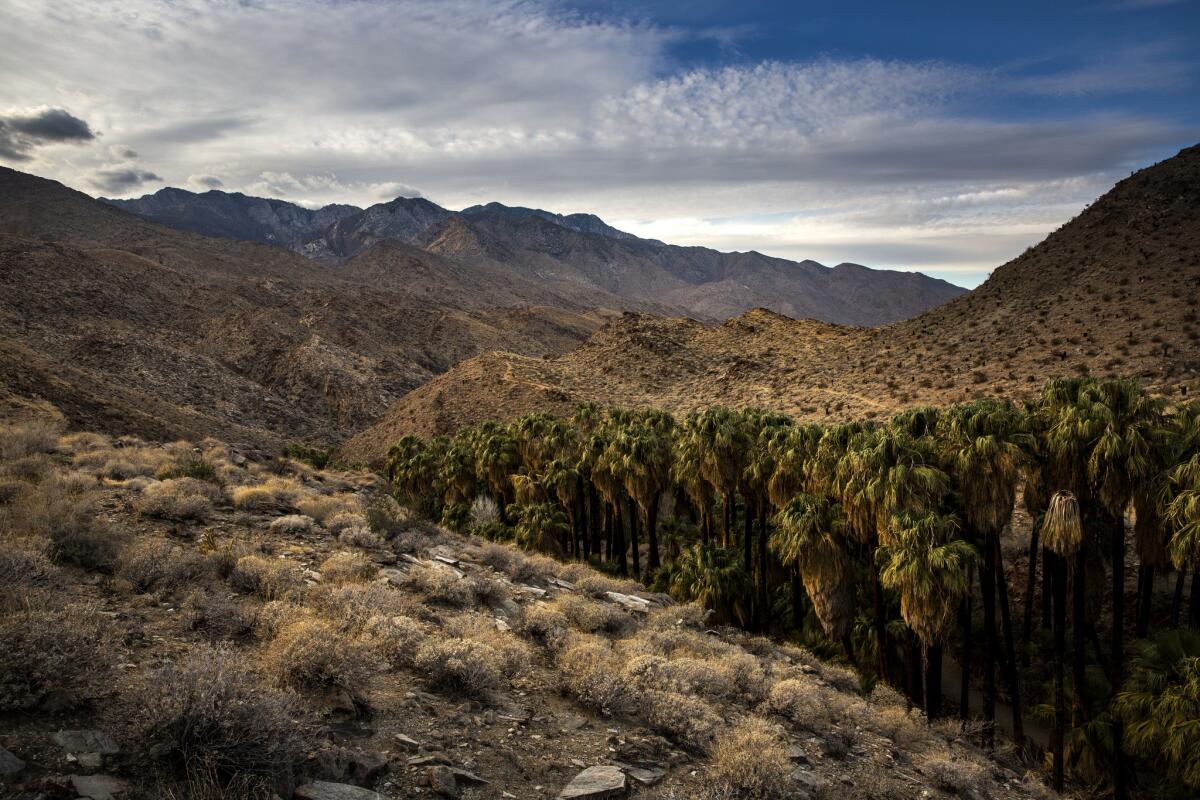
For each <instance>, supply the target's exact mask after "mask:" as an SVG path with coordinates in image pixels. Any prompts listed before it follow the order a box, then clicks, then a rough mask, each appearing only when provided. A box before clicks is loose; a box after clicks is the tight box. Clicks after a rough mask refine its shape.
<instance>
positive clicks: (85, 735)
mask: <svg viewBox="0 0 1200 800" xmlns="http://www.w3.org/2000/svg"><path fill="white" fill-rule="evenodd" d="M52 738H53V739H54V743H55V744H56V745H58V746H59V747H61V748H62V749H63V750H66V751H67V752H68V753H99V754H100V755H104V756H111V755H116V754H117V753H119V752H121V748H120V747H118V746H117V742H116V740H115V739H113V737H111V736H109V735H108V734H107V733H105V732H104V731H92V730H88V731H59V732H58V733H56V734H54V736H53V737H52Z"/></svg>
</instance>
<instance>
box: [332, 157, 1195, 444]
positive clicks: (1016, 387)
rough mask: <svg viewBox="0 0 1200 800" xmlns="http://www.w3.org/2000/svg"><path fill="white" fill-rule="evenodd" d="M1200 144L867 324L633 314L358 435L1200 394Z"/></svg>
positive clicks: (421, 396) (396, 411) (486, 369)
mask: <svg viewBox="0 0 1200 800" xmlns="http://www.w3.org/2000/svg"><path fill="white" fill-rule="evenodd" d="M1198 308H1200V146H1197V147H1191V148H1188V149H1186V150H1184V151H1182V152H1180V153H1179V154H1178V155H1176V156H1175V157H1173V158H1171V159H1168V160H1166V161H1163V162H1161V163H1159V164H1157V165H1155V166H1152V167H1149V168H1147V169H1144V170H1141V171H1140V172H1138V173H1136V174H1135V175H1133V176H1131V177H1130V178H1128V179H1126V180H1123V181H1121V182H1120V183H1118V184H1117V186H1116V187H1114V188H1113V189H1112V190H1111V191H1110V192H1108V193H1107V194H1106V195H1104V196H1103V197H1102V198H1100V199H1099V200H1097V201H1096V202H1095V203H1094V204H1092V205H1091V206H1090V207H1089V208H1088V209H1087V210H1085V211H1084V212H1083V213H1082V214H1080V215H1079V216H1078V217H1076V218H1075V219H1073V220H1072V221H1071V222H1069V223H1067V224H1066V225H1064V226H1063V227H1062V228H1060V229H1059V230H1057V231H1055V232H1054V233H1053V234H1051V235H1050V236H1049V237H1047V239H1046V240H1045V241H1043V242H1042V243H1041V244H1039V245H1037V246H1036V247H1034V248H1031V249H1030V250H1028V251H1027V252H1025V253H1024V254H1022V255H1021V256H1019V257H1018V258H1016V259H1014V260H1012V261H1010V262H1009V263H1007V264H1005V265H1004V266H1002V267H1000V268H998V269H997V270H996V271H995V272H994V273H993V274H992V276H991V277H990V278H989V279H988V280H987V281H986V282H985V283H984V284H983V285H982V286H980V287H979V288H978V289H976V290H975V291H973V292H970V293H969V294H967V295H964V296H963V297H961V298H959V299H957V300H954V301H951V302H950V303H947V304H946V305H944V306H941V307H938V308H935V309H934V310H932V311H929V312H927V313H925V314H922V315H921V316H918V317H916V318H914V319H911V320H908V321H905V322H899V323H896V324H894V325H889V326H885V327H881V328H874V329H864V328H855V327H845V326H836V325H830V324H825V323H818V322H814V321H811V320H793V319H789V318H786V317H783V316H780V315H777V314H773V313H771V312H767V311H763V310H755V311H751V312H749V313H747V314H744V315H742V316H740V317H738V318H735V319H732V320H729V321H727V322H725V323H724V324H722V325H717V326H709V325H704V324H701V323H699V322H695V321H693V320H688V319H661V318H654V317H649V316H644V315H635V314H626V315H625V316H623V317H622V318H620V319H618V320H615V321H613V322H611V323H610V324H608V325H607V326H606V327H605V328H603V329H602V330H600V331H598V332H597V333H596V334H595V335H594V336H593V337H592V338H591V339H589V340H588V341H587V342H586V343H585V344H583V345H581V346H580V347H578V348H577V349H575V350H573V351H571V352H569V353H567V354H565V355H563V356H560V357H558V358H555V359H550V360H538V359H531V358H527V357H523V356H520V355H514V354H511V353H488V354H484V355H481V356H478V357H476V358H474V359H472V360H470V361H468V362H465V363H463V364H461V365H459V366H458V367H456V368H455V369H453V370H451V371H450V372H448V373H446V374H445V375H443V376H441V377H439V378H438V379H437V380H434V381H432V382H431V383H429V384H427V385H425V386H422V387H421V388H420V389H418V390H416V391H414V392H411V393H410V394H408V395H406V396H405V397H404V398H403V399H402V400H401V401H400V402H399V403H397V404H396V405H395V406H394V407H393V408H392V409H391V410H389V411H388V413H387V414H386V415H385V416H384V418H383V419H382V420H381V421H380V423H379V424H378V425H376V426H375V427H373V428H371V429H369V430H367V431H365V432H364V433H362V434H360V435H359V436H357V437H355V438H354V439H352V440H350V441H349V442H348V443H347V444H346V445H345V446H344V453H345V454H346V455H347V456H349V457H351V458H355V459H360V460H367V461H370V460H377V459H378V458H379V457H381V456H382V454H383V453H384V452H385V451H386V449H387V447H388V446H389V445H390V444H391V443H392V442H394V441H396V439H398V438H399V436H401V435H402V434H404V433H415V434H419V435H430V434H433V433H442V432H447V431H450V430H453V429H455V428H456V427H458V426H461V425H464V424H469V423H475V422H479V421H482V420H486V419H500V420H505V419H510V418H513V417H515V416H518V415H520V414H524V413H528V412H530V411H535V410H539V409H544V410H550V411H559V412H561V411H565V410H567V409H569V408H571V407H573V406H574V405H575V404H576V403H578V402H579V401H583V400H593V401H597V402H600V403H605V404H616V405H623V406H639V405H648V406H657V407H661V408H666V409H670V410H674V411H689V410H694V409H697V408H700V407H702V406H707V405H712V404H727V405H731V406H736V407H747V406H763V407H765V408H769V409H774V410H778V411H782V412H786V413H789V414H793V415H795V416H797V417H799V418H802V419H812V420H817V421H824V420H835V419H841V418H849V417H861V416H870V415H874V414H886V413H890V412H893V411H896V410H898V409H901V408H904V407H907V406H913V405H920V404H939V403H946V402H953V401H957V400H961V399H965V398H967V397H971V396H975V395H979V394H993V395H1001V396H1010V397H1025V396H1028V395H1030V394H1032V393H1034V392H1036V390H1037V389H1038V387H1040V386H1041V385H1042V382H1043V381H1044V380H1045V378H1046V377H1048V376H1050V375H1054V374H1064V373H1068V374H1069V373H1077V374H1092V375H1098V376H1111V375H1117V374H1123V375H1136V376H1139V377H1140V378H1141V379H1142V381H1143V383H1144V384H1145V385H1146V386H1147V387H1148V388H1150V389H1151V390H1157V391H1164V392H1170V393H1176V394H1178V393H1182V392H1185V391H1191V392H1193V393H1194V392H1196V391H1198V390H1200V318H1198V317H1197V309H1198Z"/></svg>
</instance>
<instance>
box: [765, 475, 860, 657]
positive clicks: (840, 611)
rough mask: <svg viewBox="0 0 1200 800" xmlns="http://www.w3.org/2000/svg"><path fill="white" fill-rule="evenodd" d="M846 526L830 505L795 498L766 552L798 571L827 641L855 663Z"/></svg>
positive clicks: (813, 497)
mask: <svg viewBox="0 0 1200 800" xmlns="http://www.w3.org/2000/svg"><path fill="white" fill-rule="evenodd" d="M845 534H846V521H845V518H844V517H843V515H842V512H841V508H840V507H839V506H838V505H837V504H836V503H834V502H833V501H832V500H830V499H829V498H826V497H820V496H817V495H811V494H799V495H796V496H795V497H793V498H792V500H791V501H790V502H788V503H787V505H785V506H784V507H783V509H782V510H781V511H780V512H779V513H778V514H776V516H775V531H774V532H773V533H772V534H771V540H770V545H771V550H772V551H774V553H775V555H776V556H777V557H778V558H779V560H780V561H781V562H782V563H783V564H785V565H794V566H795V567H797V568H798V569H799V570H800V577H801V579H802V580H803V581H804V589H805V591H806V592H808V596H809V599H811V600H812V604H813V610H814V611H816V614H817V619H818V620H820V622H821V628H822V629H823V630H824V631H825V635H826V636H827V637H828V638H829V639H830V641H834V642H838V643H840V644H841V645H842V647H843V648H844V649H845V651H846V657H847V658H848V659H850V661H851V663H854V661H855V658H854V645H853V643H852V642H851V641H850V628H851V623H852V622H853V620H854V575H853V572H854V570H853V565H852V563H851V560H850V556H849V554H848V553H847V552H846V540H845Z"/></svg>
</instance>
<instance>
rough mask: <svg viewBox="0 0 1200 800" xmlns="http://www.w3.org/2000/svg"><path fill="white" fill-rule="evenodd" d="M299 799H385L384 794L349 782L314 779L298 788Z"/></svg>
mask: <svg viewBox="0 0 1200 800" xmlns="http://www.w3.org/2000/svg"><path fill="white" fill-rule="evenodd" d="M292 796H293V797H295V798H299V800H383V795H381V794H379V793H378V792H373V791H371V790H370V789H364V788H362V787H361V786H351V785H350V784H348V783H327V782H326V781H313V782H312V783H306V784H305V785H303V786H301V787H300V788H298V789H296V793H295V794H294V795H292Z"/></svg>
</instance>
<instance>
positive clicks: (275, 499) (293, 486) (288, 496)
mask: <svg viewBox="0 0 1200 800" xmlns="http://www.w3.org/2000/svg"><path fill="white" fill-rule="evenodd" d="M305 494H306V493H305V491H304V488H303V487H301V486H300V484H298V483H296V482H295V481H292V480H287V479H286V478H270V479H268V480H266V481H264V482H262V483H257V484H253V485H251V486H239V487H238V488H236V489H234V490H233V493H232V496H231V499H232V500H233V505H234V506H235V507H236V508H240V509H243V510H245V511H259V512H263V511H293V510H295V509H296V504H297V503H298V502H299V501H300V499H301V497H303V496H304V495H305Z"/></svg>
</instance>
